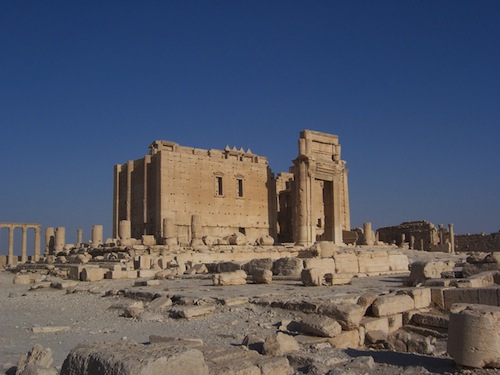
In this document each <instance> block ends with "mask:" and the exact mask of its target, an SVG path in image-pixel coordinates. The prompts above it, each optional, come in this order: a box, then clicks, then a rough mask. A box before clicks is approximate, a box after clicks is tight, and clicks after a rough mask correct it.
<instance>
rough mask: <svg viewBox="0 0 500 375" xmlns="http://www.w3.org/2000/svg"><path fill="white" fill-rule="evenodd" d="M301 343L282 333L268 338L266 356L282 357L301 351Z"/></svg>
mask: <svg viewBox="0 0 500 375" xmlns="http://www.w3.org/2000/svg"><path fill="white" fill-rule="evenodd" d="M299 349H300V347H299V343H298V342H297V341H296V340H295V339H294V338H293V337H292V336H289V335H287V334H284V333H282V332H278V333H275V334H272V335H270V336H268V337H267V338H266V339H265V341H264V354H266V355H271V356H282V355H285V354H287V353H290V352H293V351H297V350H299Z"/></svg>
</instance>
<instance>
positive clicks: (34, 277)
mask: <svg viewBox="0 0 500 375" xmlns="http://www.w3.org/2000/svg"><path fill="white" fill-rule="evenodd" d="M44 278H45V276H44V275H40V274H36V273H17V274H16V275H15V276H14V278H13V279H12V283H13V284H15V285H29V284H35V283H38V282H41V281H42V280H43V279H44Z"/></svg>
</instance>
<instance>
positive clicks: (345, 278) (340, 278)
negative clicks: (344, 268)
mask: <svg viewBox="0 0 500 375" xmlns="http://www.w3.org/2000/svg"><path fill="white" fill-rule="evenodd" d="M353 277H354V274H351V273H326V274H325V284H326V285H347V284H350V283H351V282H352V278H353Z"/></svg>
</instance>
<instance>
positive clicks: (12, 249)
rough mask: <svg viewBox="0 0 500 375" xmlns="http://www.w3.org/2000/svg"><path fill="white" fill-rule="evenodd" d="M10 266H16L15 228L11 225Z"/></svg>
mask: <svg viewBox="0 0 500 375" xmlns="http://www.w3.org/2000/svg"><path fill="white" fill-rule="evenodd" d="M7 264H8V265H14V264H16V262H14V226H12V225H9V261H8V262H7Z"/></svg>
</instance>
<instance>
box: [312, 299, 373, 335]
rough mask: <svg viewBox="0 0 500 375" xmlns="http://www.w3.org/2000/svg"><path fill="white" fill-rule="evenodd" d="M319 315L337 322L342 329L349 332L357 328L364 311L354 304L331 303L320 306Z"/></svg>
mask: <svg viewBox="0 0 500 375" xmlns="http://www.w3.org/2000/svg"><path fill="white" fill-rule="evenodd" d="M319 313H320V314H323V315H326V316H329V317H330V318H333V319H335V320H337V321H338V322H339V324H340V325H341V326H342V329H344V330H351V329H354V328H357V327H359V323H360V322H361V319H362V318H363V315H364V314H365V309H364V308H363V307H362V306H360V305H358V304H355V303H348V302H333V303H330V304H327V305H323V306H321V307H320V308H319Z"/></svg>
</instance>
